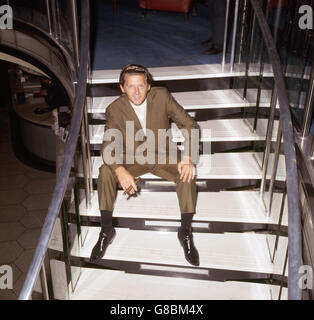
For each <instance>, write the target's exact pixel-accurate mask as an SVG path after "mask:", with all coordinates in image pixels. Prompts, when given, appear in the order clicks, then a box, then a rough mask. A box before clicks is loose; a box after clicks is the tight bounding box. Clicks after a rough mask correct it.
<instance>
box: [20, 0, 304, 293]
mask: <svg viewBox="0 0 314 320" xmlns="http://www.w3.org/2000/svg"><path fill="white" fill-rule="evenodd" d="M231 2H232V1H228V4H229V3H231ZM81 5H82V8H81V14H82V20H81V35H80V41H79V42H80V51H79V54H78V55H77V59H79V60H78V61H77V62H79V63H78V65H79V72H78V82H77V88H76V95H75V101H74V108H73V109H74V112H73V117H72V122H71V128H70V134H69V139H68V141H67V144H66V149H65V157H64V162H63V165H62V168H61V171H60V174H59V177H58V180H57V184H56V187H55V190H54V193H53V197H52V200H51V204H50V206H49V210H48V213H47V217H46V220H45V223H44V226H43V229H42V233H41V236H40V239H39V242H38V246H37V248H36V251H35V255H34V257H33V260H32V263H31V266H30V269H29V271H28V273H27V277H26V280H25V282H24V285H23V288H22V290H21V293H20V296H19V299H30V297H31V294H32V291H33V289H34V287H35V284H36V280H37V278H38V276H40V277H41V280H42V281H41V282H42V292H43V296H44V297H46V298H48V297H49V288H48V286H47V280H46V271H45V268H44V259H45V256H46V254H47V249H48V245H49V241H50V240H51V235H52V233H53V228H54V226H55V224H56V221H57V218H58V215H59V211H60V210H61V213H62V214H61V216H63V227H62V228H63V230H62V235H63V237H64V238H65V239H66V238H67V237H69V233H68V230H67V224H68V220H67V219H68V217H67V215H66V211H65V210H66V208H64V202H63V201H64V197H65V194H66V189H67V186H68V183H69V179H70V178H69V177H70V173H71V169H72V163H73V161H76V160H75V154H76V149H77V145H78V143H77V142H78V137H79V132H80V129H81V138H82V146H81V147H82V152H83V154H86V159H88V157H89V155H88V152H89V148H87V149H85V147H86V142H88V140H89V139H88V136H86V137H85V135H84V134H86V135H88V130H87V121H86V120H87V119H86V114H85V110H84V107H85V94H86V80H87V73H88V61H89V57H88V50H89V1H85V0H82V1H81ZM235 5H236V7H235V8H236V10H235V11H234V23H233V27H234V29H233V33H232V39H233V40H232V42H231V60H230V61H231V63H230V67H231V68H232V70H233V69H235V68H237V66H238V65H241V66H243V65H244V66H245V71H246V72H245V74H246V75H247V76H246V77H245V79H244V81H243V84H244V85H243V90H242V95H243V97H244V98H246V97H247V95H248V89H250V83H249V77H248V74H249V71H250V70H253V69H254V71H256V64H257V66H258V70H259V77H258V80H259V84H260V86H259V88H258V90H257V94H256V102H257V108H256V110H257V111H256V117H255V119H254V124H253V126H252V130H256V127H257V124H258V120H259V105H260V102H261V99H262V95H263V90H264V89H265V88H263V87H262V85H263V84H265V83H264V81H263V72H264V71H265V69H266V68H267V67H268V65H270V66H271V70H272V78H273V80H272V81H273V82H271V84H272V86H273V88H275V90H271V91H272V92H271V97H272V99H271V100H270V101H271V103H270V114H269V115H270V118H269V122H268V127H267V134H266V146H265V150H264V153H263V161H262V168H263V179H262V183H261V189H260V190H261V196H262V197H263V195H264V193H265V186H266V180H269V189H268V190H269V193H270V195H272V194H273V190H274V183H275V179H276V175H277V168H278V162H279V154H280V146H281V141H282V138H283V148H284V154H285V165H286V193H287V199H288V200H287V201H288V220H289V225H288V251H289V270H288V298H289V299H301V290H300V288H299V268H300V266H301V264H302V235H301V216H300V215H301V213H300V205H299V184H298V171H297V162H296V151H295V140H294V131H293V125H292V119H291V114H290V106H289V99H288V95H287V91H286V88H285V82H284V78H283V71H282V68H281V62H280V58H279V56H278V53H277V49H276V44H275V42H274V39H273V36H272V34H271V30H270V28H269V25H268V23H267V19H266V17H265V12H263V9H262V7H261V5H260V1H258V0H243V1H238V0H236V1H235ZM264 9H265V8H264ZM229 12H231V10H229ZM244 12H245V15H246V17H248V21H250V22H251V23H252V24H251V26H252V25H253V26H254V27H253V30H251V31H250V32H247V31H245V30H243V28H245V21H244V20H243V19H238V16H239V15H241V17H243V16H242V15H243V14H244ZM54 19H55V17H54V16H53V15H51V16H50V18H49V21H50V22H49V24H48V25H49V26H50V25H51V24H52V25H53V24H54V22H53V21H54ZM49 28H50V30H51V27H49ZM256 28H259V35H260V39H263V43H262V44H261V43H259V44H257V43H254V39H253V37H254V34H253V32H254V30H255V29H256ZM246 32H247V33H246ZM225 34H226V35H227V32H226V33H225ZM244 35H246V39H249V40H250V41H245V40H246V39H244V38H243V37H244ZM248 35H250V36H248ZM58 36H59V34H58ZM239 37H241V39H239ZM237 41H239V42H237ZM238 46H239V48H237V47H238ZM246 46H249V47H250V48H251V50H248V51H247V52H249V55H246V54H244V53H245V52H242V50H244V49H246V48H247V47H246ZM254 46H257V49H256V50H255V51H254ZM224 51H225V52H224V53H225V54H227V53H226V51H227V48H225V50H224ZM253 51H254V52H258V54H257V55H254V54H253V55H250V54H251V52H253ZM239 52H240V53H239ZM265 53H268V57H267V58H268V61H267V63H265V61H263V55H264V54H265ZM224 57H225V58H224V59H225V60H226V55H224ZM248 59H249V61H248ZM225 60H224V61H225ZM257 62H258V63H257ZM250 68H251V69H250ZM271 89H272V88H271ZM277 104H278V105H279V110H280V123H279V127H278V132H277V137H276V140H275V142H276V143H275V151H274V160H273V166H272V172H271V174H270V178H269V175H268V161H269V155H270V151H271V148H272V134H273V128H274V120H275V118H276V109H277ZM76 162H77V161H76ZM84 167H85V161H83V168H84ZM89 169H90V168H88V166H86V168H85V169H84V171H85V174H84V176H85V178H86V179H85V184H86V188H85V190H87V194H86V201H87V206H88V201H89V191H88V190H89V188H92V186H91V179H90V175H89V173H88V170H89ZM266 207H267V208H268V209H267V210H266V211H270V210H271V197H270V199H269V201H268V202H267V206H266ZM78 219H79V216H78ZM80 232H81V231H79V232H78V233H80ZM65 243H66V244H65ZM65 243H63V245H64V246H65V245H66V246H67V248H65V250H64V251H65V253H64V254H65V257H64V260H67V259H69V254H70V250H71V248H69V247H68V246H69V244H68V243H67V241H65ZM66 268H67V272H66V273H67V278H68V279H67V282H69V278H71V270H70V269H71V266H70V264H69V261H68V263H67V265H66Z"/></svg>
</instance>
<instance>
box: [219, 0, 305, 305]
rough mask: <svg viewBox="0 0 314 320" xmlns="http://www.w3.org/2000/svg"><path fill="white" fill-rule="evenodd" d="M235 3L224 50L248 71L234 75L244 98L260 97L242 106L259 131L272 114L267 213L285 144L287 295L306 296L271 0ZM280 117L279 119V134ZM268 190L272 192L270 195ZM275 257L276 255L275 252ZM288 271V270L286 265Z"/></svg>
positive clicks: (264, 184) (291, 139)
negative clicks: (246, 107)
mask: <svg viewBox="0 0 314 320" xmlns="http://www.w3.org/2000/svg"><path fill="white" fill-rule="evenodd" d="M232 5H234V6H235V10H234V12H235V17H234V20H233V22H231V23H232V24H233V29H232V28H230V29H232V35H231V36H230V38H231V40H230V45H229V47H230V48H229V51H228V50H225V51H224V56H223V61H226V60H227V55H229V57H230V70H231V71H233V70H235V71H243V72H244V74H245V76H244V77H243V78H241V77H239V78H237V79H235V81H234V82H233V88H234V89H236V90H237V91H238V93H239V94H240V95H241V96H242V98H243V99H249V98H250V99H252V98H254V99H255V101H256V109H255V112H254V113H253V114H252V113H250V114H247V113H246V112H245V111H243V117H244V118H245V119H247V120H250V121H251V123H249V125H250V128H251V130H252V131H253V132H256V131H257V129H258V127H259V121H260V119H261V118H262V117H264V118H265V119H268V120H267V128H266V132H265V135H266V143H265V146H264V147H263V152H262V154H263V156H262V158H260V159H257V160H258V161H259V162H260V165H261V169H262V180H261V185H260V195H261V199H262V200H263V202H264V203H265V213H266V215H268V216H269V215H270V214H271V208H272V198H273V193H274V185H275V181H276V177H277V174H278V165H279V160H280V159H279V158H280V152H281V146H283V153H284V159H285V176H286V177H285V179H286V180H285V191H286V194H287V202H288V259H289V260H288V262H289V263H288V268H289V269H288V298H289V299H301V290H300V287H299V277H300V275H299V270H300V266H301V265H302V228H301V210H300V204H299V201H300V196H299V183H298V181H299V177H298V168H297V158H296V150H295V136H294V127H293V123H292V117H291V110H290V105H289V98H288V94H287V89H286V86H285V81H284V76H283V70H282V66H281V60H280V57H279V54H278V52H277V48H276V43H275V41H274V36H273V35H272V32H271V28H270V26H269V21H268V19H269V15H270V10H269V7H268V1H266V0H260V1H259V0H243V1H240V2H239V1H234V2H233V3H232ZM230 11H231V10H230V9H229V12H230ZM238 17H241V19H239V18H238ZM225 34H226V33H225ZM274 34H276V33H274ZM225 43H227V44H228V43H229V39H228V38H225ZM252 74H254V76H252ZM256 74H258V75H257V76H256ZM254 89H255V90H254ZM265 101H266V102H267V104H268V106H269V108H268V110H266V111H265V110H262V109H263V108H262V106H265ZM278 106H279V108H278ZM264 109H265V108H264ZM266 109H267V108H266ZM278 111H279V112H278ZM252 118H253V120H252ZM275 121H276V123H279V124H278V126H277V134H276V137H275V140H274V137H273V136H274V133H275V131H274V124H275ZM282 141H283V142H282ZM274 143H275V145H274ZM272 150H273V152H271V151H272ZM257 154H258V153H257ZM271 155H272V159H271ZM266 191H267V192H266ZM266 193H267V197H265V195H266ZM283 197H285V192H284V193H283ZM277 241H278V237H277V240H276V242H277ZM275 246H276V245H275ZM275 249H276V248H274V252H275ZM271 259H272V260H275V254H273V255H272V256H271ZM283 268H285V266H284V267H283ZM284 275H285V270H283V276H284Z"/></svg>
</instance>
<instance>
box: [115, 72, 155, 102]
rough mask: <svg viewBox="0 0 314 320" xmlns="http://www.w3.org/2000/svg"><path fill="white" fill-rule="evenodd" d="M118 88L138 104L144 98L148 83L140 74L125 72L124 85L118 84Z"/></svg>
mask: <svg viewBox="0 0 314 320" xmlns="http://www.w3.org/2000/svg"><path fill="white" fill-rule="evenodd" d="M120 88H121V91H122V92H123V93H125V94H126V95H127V97H128V98H129V100H130V101H131V102H132V103H133V104H135V105H136V106H138V105H140V104H142V103H143V102H144V100H145V99H146V96H147V93H148V91H149V90H150V85H149V84H148V83H147V81H146V79H145V76H144V75H142V74H127V75H125V78H124V85H123V86H122V85H120Z"/></svg>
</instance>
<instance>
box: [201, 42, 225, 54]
mask: <svg viewBox="0 0 314 320" xmlns="http://www.w3.org/2000/svg"><path fill="white" fill-rule="evenodd" d="M221 52H222V49H221V48H220V47H218V46H217V45H215V44H213V45H212V46H211V47H210V48H209V49H208V50H206V51H204V53H206V54H219V53H221Z"/></svg>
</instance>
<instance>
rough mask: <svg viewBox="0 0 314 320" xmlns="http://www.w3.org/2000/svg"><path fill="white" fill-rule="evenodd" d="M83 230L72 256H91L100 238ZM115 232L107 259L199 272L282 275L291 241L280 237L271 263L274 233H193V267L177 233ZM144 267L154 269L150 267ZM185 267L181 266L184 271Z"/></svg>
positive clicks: (54, 244) (90, 229) (54, 245)
mask: <svg viewBox="0 0 314 320" xmlns="http://www.w3.org/2000/svg"><path fill="white" fill-rule="evenodd" d="M82 229H83V232H86V230H87V229H88V232H87V237H86V240H85V243H84V247H82V248H81V249H80V253H78V252H77V250H76V249H74V250H73V252H72V256H74V257H75V256H77V257H78V256H79V257H81V258H86V259H89V257H90V254H91V251H92V249H93V247H94V246H95V244H96V242H97V240H98V236H99V232H100V228H99V227H82ZM116 232H117V234H116V237H115V239H114V241H113V243H112V244H111V245H110V246H108V248H107V250H106V254H105V256H104V257H103V259H104V260H111V261H112V260H114V261H120V262H134V263H137V264H144V265H146V264H148V265H152V264H153V265H154V266H151V268H155V270H162V271H169V272H172V271H173V267H185V268H184V270H189V268H191V269H190V270H189V272H192V273H196V274H199V273H201V272H203V273H204V272H206V271H204V270H203V269H217V270H232V271H238V272H239V271H240V272H247V273H262V274H277V275H280V274H281V273H282V270H283V265H284V260H285V259H284V258H285V253H286V246H287V241H288V239H287V238H286V237H280V241H279V242H278V248H277V255H276V263H272V262H271V259H270V255H269V248H268V241H269V240H267V238H268V237H269V238H275V237H276V236H274V235H265V234H255V233H223V234H215V233H196V232H194V233H193V236H194V243H195V246H196V248H197V249H198V252H199V255H200V266H199V267H193V266H191V265H190V264H189V263H188V262H187V261H186V260H185V258H184V253H183V249H182V247H181V245H180V243H179V241H178V239H177V233H176V232H166V231H151V230H130V229H127V228H116ZM144 244H145V245H144ZM49 247H50V248H51V249H55V250H58V251H62V250H63V247H62V243H61V240H60V241H58V242H53V241H51V244H50V246H49ZM78 254H79V255H78ZM158 265H160V268H158ZM145 267H146V268H147V269H151V268H150V267H149V266H145ZM186 267H187V268H186ZM184 270H183V269H182V271H184Z"/></svg>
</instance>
